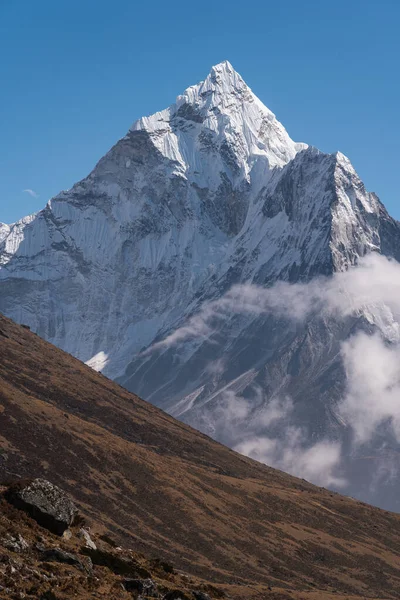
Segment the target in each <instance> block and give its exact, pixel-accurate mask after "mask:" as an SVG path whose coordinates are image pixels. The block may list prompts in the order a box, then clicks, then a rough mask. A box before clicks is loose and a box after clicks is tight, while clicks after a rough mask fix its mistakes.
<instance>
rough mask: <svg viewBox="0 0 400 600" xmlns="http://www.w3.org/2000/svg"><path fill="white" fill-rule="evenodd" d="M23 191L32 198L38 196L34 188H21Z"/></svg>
mask: <svg viewBox="0 0 400 600" xmlns="http://www.w3.org/2000/svg"><path fill="white" fill-rule="evenodd" d="M22 191H23V192H25V193H26V194H29V195H30V196H32V198H39V194H38V193H37V192H35V190H31V189H30V188H27V189H26V190H22Z"/></svg>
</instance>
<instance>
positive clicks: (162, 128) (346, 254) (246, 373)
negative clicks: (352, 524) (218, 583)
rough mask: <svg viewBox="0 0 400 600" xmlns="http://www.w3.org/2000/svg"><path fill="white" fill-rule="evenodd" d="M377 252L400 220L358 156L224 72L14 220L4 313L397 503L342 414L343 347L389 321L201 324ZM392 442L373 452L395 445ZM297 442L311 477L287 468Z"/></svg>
mask: <svg viewBox="0 0 400 600" xmlns="http://www.w3.org/2000/svg"><path fill="white" fill-rule="evenodd" d="M371 251H374V252H376V253H379V254H382V255H384V256H388V257H393V258H395V259H397V260H400V225H399V224H398V223H397V222H396V221H394V220H393V219H391V218H390V216H389V215H388V214H387V212H386V210H385V208H384V207H383V205H382V204H381V203H380V201H379V199H378V198H377V197H376V196H375V195H374V194H371V193H368V192H367V191H366V190H365V187H364V185H363V183H362V181H361V180H360V179H359V177H358V175H357V174H356V172H355V171H354V169H353V167H352V165H351V163H350V162H349V160H348V159H347V158H346V157H345V156H344V155H343V154H341V153H336V154H334V155H328V154H324V153H322V152H319V151H318V150H317V149H315V148H312V147H308V146H307V145H306V144H303V143H296V142H294V141H293V140H291V138H290V137H289V135H288V134H287V132H286V131H285V129H284V127H283V126H282V125H281V124H280V123H279V122H278V121H277V119H276V117H275V115H274V114H273V113H271V111H270V110H268V108H266V107H265V106H264V105H263V104H262V102H260V100H259V99H258V98H257V97H256V96H255V95H254V94H253V92H252V91H251V90H250V89H249V87H248V86H247V85H246V84H245V82H244V81H243V79H242V78H241V77H240V75H239V74H238V73H236V72H235V70H234V69H233V67H232V66H231V65H230V64H229V63H228V62H223V63H221V64H219V65H216V66H215V67H213V68H212V70H211V72H210V74H209V75H208V77H207V78H206V79H205V80H204V81H203V82H201V83H199V84H198V85H195V86H192V87H190V88H188V89H187V90H186V91H185V92H184V93H183V95H182V96H179V97H178V98H177V100H176V103H175V104H174V105H172V106H171V107H169V108H168V109H166V110H164V111H161V112H159V113H156V114H155V115H152V116H150V117H144V118H142V119H140V120H139V121H137V122H136V123H134V125H133V126H132V127H131V129H130V130H129V131H128V133H127V135H126V136H125V137H124V138H122V139H121V140H120V141H119V142H118V143H117V144H116V145H115V146H114V147H113V148H112V149H111V150H110V151H109V152H108V153H107V154H106V155H105V156H104V157H103V158H102V159H101V160H100V161H99V163H98V164H97V165H96V167H95V168H94V170H93V171H92V172H91V173H90V175H89V176H88V177H87V178H86V179H84V180H82V181H81V182H79V183H77V184H76V185H75V186H74V187H73V188H72V189H71V190H68V191H65V192H61V193H60V194H59V195H58V196H56V197H55V198H53V199H52V200H50V201H49V203H48V204H47V206H46V207H45V208H44V209H43V210H42V211H40V212H39V213H37V214H35V215H32V216H30V217H27V218H25V219H23V220H21V221H20V222H18V223H15V224H13V225H10V226H8V225H3V224H0V311H1V312H3V313H4V314H5V315H7V316H9V317H11V318H12V319H14V320H16V321H17V322H20V323H25V324H28V325H29V326H30V327H31V329H32V330H34V331H36V332H37V333H38V334H39V335H41V336H42V337H44V338H46V339H47V340H49V341H51V342H52V343H54V344H56V345H57V346H59V347H61V348H62V349H64V350H66V351H67V352H70V353H71V354H73V355H75V356H77V357H78V358H80V359H81V360H83V361H86V362H88V364H90V365H91V366H93V367H94V368H96V369H99V370H102V371H103V372H104V373H105V374H106V375H108V376H110V377H112V378H116V379H117V380H118V381H120V382H121V383H122V384H123V385H125V386H126V387H128V388H129V389H131V390H133V391H135V392H136V393H138V394H140V395H141V396H143V397H145V398H147V399H149V400H150V401H152V402H154V403H155V404H157V405H159V406H161V407H163V408H165V409H167V410H169V411H170V412H171V413H172V414H173V415H175V416H178V417H179V418H181V419H183V420H185V421H187V422H189V423H190V424H192V425H194V426H195V427H198V428H201V429H202V430H204V431H206V432H207V433H209V434H211V435H213V436H214V437H216V438H217V439H219V440H221V441H223V442H225V443H228V444H229V445H231V446H234V447H238V448H239V449H241V450H243V451H245V452H248V453H252V454H253V455H254V453H256V452H257V449H256V448H255V447H253V446H254V443H253V442H254V439H255V437H254V436H255V434H257V436H258V437H257V439H259V435H258V434H259V433H260V431H259V426H260V423H261V424H262V428H263V432H264V438H263V439H264V445H265V444H267V445H268V444H269V443H272V444H275V446H274V448H275V451H276V452H275V454H274V455H273V454H271V453H267V455H266V457H267V459H270V460H271V461H272V462H274V463H275V464H278V466H281V467H282V468H285V469H287V470H292V471H295V472H296V470H297V472H300V474H301V473H304V475H305V476H308V477H309V478H312V479H314V480H317V482H318V481H320V482H321V483H323V484H328V485H333V486H335V485H339V483H340V482H341V481H342V480H343V479H346V481H347V484H346V485H347V487H346V488H345V491H346V490H347V491H349V492H351V493H354V494H357V495H359V496H360V497H362V498H365V499H368V500H371V501H373V502H376V503H378V504H381V505H385V506H390V507H392V508H393V507H398V505H397V504H396V503H397V502H398V500H397V499H396V500H394V497H395V495H396V494H397V492H396V494H395V493H394V492H393V495H392V496H391V497H390V499H389V500H387V489H388V488H387V485H389V483H388V484H387V485H386V483H385V485H384V486H383V487H382V486H378V487H377V486H376V485H375V484H374V482H376V481H377V480H376V473H377V468H375V467H374V468H373V469H372V470H371V469H369V470H368V469H360V468H359V465H360V464H361V463H360V454H357V453H356V454H357V455H355V454H354V448H352V447H351V443H350V441H349V440H350V437H349V436H350V435H351V432H349V428H348V423H346V419H345V418H344V416H343V413H341V412H340V411H339V410H338V409H337V407H338V403H339V402H340V399H341V398H342V397H343V395H344V394H346V372H345V366H344V365H343V360H342V355H341V349H342V344H343V343H344V342H346V340H348V339H349V337H350V336H351V335H353V334H354V332H356V331H366V332H367V333H372V332H373V331H375V330H376V329H379V325H380V324H381V323H382V319H380V320H379V319H378V317H376V315H375V312H374V311H372V313H373V314H372V317H371V315H370V313H368V314H367V312H366V310H364V309H360V310H358V312H357V314H355V313H354V314H348V315H346V318H341V319H338V318H337V316H334V315H331V314H330V315H326V314H325V315H323V314H321V313H320V312H319V313H318V314H317V313H316V312H314V313H313V314H310V315H308V316H307V318H305V319H303V320H301V321H299V320H298V319H293V318H292V315H290V314H282V311H267V312H262V311H261V312H260V311H257V310H256V307H257V302H256V303H255V305H253V307H252V310H249V311H248V310H243V309H242V308H241V306H242V305H243V302H245V299H244V296H243V294H241V295H238V296H237V298H236V299H237V302H238V307H237V308H238V310H237V311H235V310H234V309H235V306H234V305H233V310H232V304H230V305H229V306H230V312H229V314H228V315H227V314H225V315H224V319H223V320H222V321H221V320H220V319H219V316H220V315H218V314H217V315H213V314H212V315H211V316H210V315H208V316H207V319H208V320H207V319H203V321H202V322H201V323H200V324H199V321H198V320H197V321H196V320H193V316H194V315H196V314H199V313H200V314H201V311H203V313H204V311H207V307H208V306H210V303H211V306H212V307H214V308H215V307H217V310H219V311H222V312H223V311H224V308H223V306H224V305H221V306H222V308H221V307H220V305H219V304H217V305H215V302H217V301H224V300H223V299H224V298H226V294H228V295H229V293H230V292H229V290H231V288H232V286H234V285H237V284H242V285H243V284H245V285H247V286H249V284H251V285H252V286H255V285H257V286H261V288H262V289H269V288H270V287H271V286H273V285H274V284H275V283H276V282H278V281H284V282H289V283H291V284H296V285H300V286H301V285H307V284H308V282H312V281H314V280H315V278H316V277H318V276H325V277H335V274H337V273H343V272H346V270H347V269H348V268H349V267H352V266H353V265H356V264H357V263H358V261H359V259H360V258H361V257H363V256H364V255H365V254H368V253H370V252H371ZM251 289H258V288H255V287H254V288H251ZM291 289H292V288H291ZM296 289H297V288H296ZM302 289H303V288H302ZM281 291H282V290H281ZM282 293H283V291H282ZM212 303H214V304H212ZM239 305H240V306H239ZM277 305H279V302H278V303H277ZM288 306H289V305H288ZM204 307H206V308H204ZM288 310H289V312H290V310H291V308H290V306H289V308H288ZM376 310H377V311H378V312H379V311H380V310H381V309H380V308H379V310H378V308H377V309H376ZM370 312H371V311H370ZM278 313H279V314H278ZM379 314H381V313H380V312H379ZM368 315H369V316H368ZM191 318H192V320H191V321H190V319H191ZM215 319H216V321H217V326H215V327H214V326H213V323H214V321H215ZM185 327H186V329H185ZM196 327H197V329H196ZM380 329H382V328H380ZM392 329H393V328H392ZM174 332H177V335H175V337H174ZM182 332H183V334H182ZM165 338H167V342H165V343H163V340H164V339H165ZM271 410H272V411H273V410H275V413H274V412H272V413H271ZM268 411H269V412H268ZM289 413H290V414H289ZM260 415H261V416H262V418H261V416H260ZM266 415H267V416H266ZM268 415H270V418H269V417H268ZM271 415H272V416H271ZM274 415H275V416H274ZM276 415H278V416H276ZM282 423H284V425H282ZM288 427H289V429H288ZM265 431H268V432H269V433H268V437H265ZM271 436H272V437H271ZM288 436H289V438H290V440H291V441H290V443H289V446H288V443H287V438H288ZM293 438H295V439H296V440H297V441H295V443H293ZM392 438H393V436H392ZM392 438H391V441H390V444H391V445H390V444H389V441H388V436H387V435H385V436H384V437H383V438H382V437H380V438H379V443H378V442H376V440H375V441H374V445H373V448H374V451H375V450H377V449H378V450H379V451H380V452H381V451H382V452H383V455H384V456H385V457H387V453H388V444H389V445H390V452H395V453H397V452H398V446H397V445H396V444H397V438H395V437H394V438H393V439H392ZM285 439H286V443H285V444H284V442H285ZM327 439H328V440H329V442H326V440H327ZM265 440H267V441H265ZM382 440H383V441H382ZM338 441H340V444H342V450H341V453H342V454H341V457H342V455H343V461H342V462H340V465H337V464H336V463H335V464H333V463H334V462H335V461H334V460H333V459H332V465H331V467H332V468H333V466H334V467H335V468H336V467H338V466H339V467H340V469H341V472H342V475H343V473H344V475H343V477H342V476H340V477H339V476H336V475H334V474H333V471H332V469H331V471H329V472H330V476H329V478H328V479H326V478H325V479H324V478H323V477H322V478H321V472H320V471H321V470H319V471H318V469H317V470H314V471H313V470H312V469H311V471H310V470H309V468H308V467H309V465H310V464H311V463H312V460H311V459H310V457H309V455H308V454H307V452H308V453H310V452H311V453H312V452H317V453H318V451H319V450H320V449H321V448H322V446H318V444H325V446H323V448H322V449H324V448H325V450H327V453H328V455H329V453H332V452H333V453H335V452H336V453H337V444H338ZM252 443H253V446H252V445H251V444H252ZM327 443H328V445H327ZM329 444H330V445H329ZM335 444H336V445H335ZM378 446H379V448H378ZM288 447H289V450H291V452H292V454H293V455H297V456H299V455H301V456H302V457H305V458H304V460H305V461H306V462H305V465H306V466H305V467H304V468H303V469H301V468H299V466H298V464H297V465H296V464H295V461H294V458H293V461H292V462H293V464H292V462H291V461H290V460H286V461H283V462H282V461H281V462H279V461H280V459H281V458H282V456H284V455H285V456H286V455H287V451H288ZM285 453H286V454H285ZM289 454H290V453H289ZM383 455H382V456H383ZM290 456H291V455H290ZM379 456H381V454H380V455H379ZM396 456H397V455H396ZM256 457H257V456H256ZM258 457H260V458H264V455H259V456H258ZM307 457H308V458H307ZM335 457H336V458H338V456H337V454H335ZM311 458H312V457H311ZM385 460H386V459H385ZM307 461H308V462H307ZM379 461H380V459H379ZM336 462H338V461H336ZM314 463H315V461H314ZM314 463H313V464H314ZM386 464H387V463H385V465H386ZM391 464H392V463H391ZM307 469H308V470H307ZM340 469H339V470H340ZM382 469H383V471H384V473H386V471H387V469H386V467H382V461H380V462H379V469H378V470H380V471H379V472H380V473H381V472H382ZM385 469H386V470H385ZM324 470H326V469H325V466H324V465H323V469H322V471H324ZM372 471H373V476H372V475H370V473H371V472H372ZM390 473H391V474H393V469H391V470H390ZM371 477H372V478H373V481H372V480H371ZM385 477H386V475H385ZM389 479H390V485H393V477H392V476H391V478H390V477H389V478H388V477H386V479H385V482H387V481H388V480H389ZM379 481H381V480H380V479H379ZM343 485H345V484H344V483H343ZM381 487H382V490H383V491H381ZM378 488H379V489H378ZM397 497H398V495H396V498H397Z"/></svg>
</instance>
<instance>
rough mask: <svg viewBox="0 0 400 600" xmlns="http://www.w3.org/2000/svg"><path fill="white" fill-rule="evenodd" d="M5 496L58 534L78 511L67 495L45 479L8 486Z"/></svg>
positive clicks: (72, 520)
mask: <svg viewBox="0 0 400 600" xmlns="http://www.w3.org/2000/svg"><path fill="white" fill-rule="evenodd" d="M5 496H6V498H7V500H8V501H9V502H10V503H11V504H13V505H14V506H15V507H17V508H20V509H22V510H24V511H26V512H27V513H28V514H29V515H30V516H31V517H33V518H34V519H35V521H37V523H39V525H42V527H45V528H46V529H49V531H52V532H53V533H56V534H58V535H62V534H63V533H64V531H65V530H66V529H67V528H68V527H70V525H72V524H73V522H74V519H75V517H76V515H77V513H78V509H77V507H76V506H75V504H74V503H73V502H72V500H71V499H70V498H69V496H68V495H67V494H66V493H65V492H64V491H63V490H61V489H60V488H59V487H57V486H56V485H54V484H53V483H50V481H46V480H45V479H39V478H38V479H33V480H31V481H25V482H18V483H16V484H14V485H12V486H11V487H9V488H8V490H7V492H6V494H5Z"/></svg>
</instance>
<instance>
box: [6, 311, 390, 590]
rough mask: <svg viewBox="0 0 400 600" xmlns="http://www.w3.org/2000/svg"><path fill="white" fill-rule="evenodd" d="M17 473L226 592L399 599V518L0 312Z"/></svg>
mask: <svg viewBox="0 0 400 600" xmlns="http://www.w3.org/2000/svg"><path fill="white" fill-rule="evenodd" d="M17 476H19V477H31V476H41V477H45V478H47V479H50V480H51V481H53V482H54V483H55V484H58V485H60V486H61V487H62V488H64V489H65V490H66V491H68V492H69V493H70V494H71V495H72V496H74V498H75V499H76V501H77V503H78V504H79V506H80V507H81V509H82V510H83V512H84V513H86V515H87V516H88V518H89V520H90V521H91V522H92V526H93V528H94V530H96V531H98V532H101V530H102V529H104V530H107V531H108V532H111V533H112V535H113V536H114V537H117V538H119V539H120V541H121V543H122V544H124V545H125V546H126V547H129V548H132V549H134V550H135V551H137V552H143V553H145V554H146V555H147V556H156V557H161V558H163V559H166V560H168V561H170V562H171V563H173V564H174V565H175V567H177V568H179V569H183V570H185V571H186V572H188V573H189V574H190V575H192V576H197V577H199V578H203V579H206V580H208V581H211V582H213V583H215V584H221V585H222V586H223V587H224V589H228V590H230V594H231V595H232V596H234V597H237V598H250V597H259V598H261V597H271V598H272V597H274V596H275V597H276V598H278V597H294V598H307V599H308V598H309V599H310V600H311V599H312V598H314V599H315V600H317V598H330V597H332V598H333V597H336V598H339V597H342V596H343V597H346V598H351V597H353V596H354V597H363V598H364V597H372V598H382V599H383V598H400V516H399V515H395V514H392V513H388V512H385V511H382V510H379V509H376V508H373V507H370V506H368V505H365V504H362V503H360V502H357V501H355V500H352V499H350V498H345V497H342V496H340V495H337V494H333V493H331V492H328V491H326V490H323V489H321V488H317V487H315V486H313V485H311V484H309V483H307V482H305V481H304V480H299V479H296V478H294V477H291V476H289V475H286V474H284V473H282V472H280V471H276V470H274V469H271V468H268V467H266V466H264V465H261V464H259V463H257V462H255V461H253V460H251V459H247V458H245V457H243V456H240V455H238V454H236V453H235V452H233V451H231V450H229V449H228V448H225V447H224V446H221V445H220V444H217V443H216V442H214V441H213V440H211V439H209V438H207V437H206V436H204V435H202V434H200V433H198V432H197V431H194V430H193V429H191V428H190V427H188V426H186V425H183V424H182V423H179V422H178V421H176V420H174V419H173V418H171V417H169V416H168V415H166V414H165V413H163V412H162V411H160V410H159V409H157V408H155V407H154V406H152V405H150V404H148V403H146V402H144V401H142V400H140V399H139V398H138V397H136V396H135V395H133V394H130V393H128V392H126V391H125V390H124V389H122V388H121V387H119V386H118V385H116V384H115V383H113V382H111V381H109V380H107V379H106V378H105V377H103V376H102V375H100V374H98V373H95V372H94V371H92V370H91V369H90V368H89V367H86V366H85V365H84V364H82V363H80V362H79V361H77V360H76V359H74V358H72V357H71V356H69V355H67V354H65V353H63V352H62V351H60V350H58V349H57V348H55V347H53V346H51V345H50V344H48V343H46V342H44V341H43V340H41V339H40V338H39V337H37V336H36V335H35V334H33V333H31V332H30V331H28V330H27V329H25V328H23V327H20V326H17V325H15V324H14V323H12V322H11V321H9V320H7V319H5V318H3V317H1V316H0V479H2V480H7V479H15V477H17ZM268 588H271V589H268ZM282 593H284V596H280V594H282ZM331 595H332V596H331Z"/></svg>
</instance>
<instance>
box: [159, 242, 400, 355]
mask: <svg viewBox="0 0 400 600" xmlns="http://www.w3.org/2000/svg"><path fill="white" fill-rule="evenodd" d="M361 313H362V314H364V316H365V317H366V318H367V319H368V320H370V321H371V323H374V324H376V325H377V326H379V328H380V329H381V330H382V332H383V333H384V335H385V336H386V337H388V338H389V339H400V326H399V321H400V265H399V263H397V262H396V261H394V260H388V259H387V258H385V257H382V256H380V255H378V254H369V255H368V256H366V257H365V258H363V259H362V260H360V263H359V265H357V266H356V267H352V268H351V269H349V270H348V271H345V272H342V273H336V274H335V275H333V277H330V278H326V277H321V278H317V279H314V280H312V281H311V282H309V283H297V284H289V283H286V282H283V281H281V282H278V283H276V284H275V285H274V286H272V287H270V288H264V287H261V286H257V285H252V284H244V285H235V286H233V287H232V288H231V289H230V290H229V291H228V292H227V293H226V294H225V295H224V296H222V298H219V299H218V300H214V301H212V302H207V303H205V304H203V306H202V307H201V308H200V310H199V312H198V313H196V314H195V315H193V316H192V317H191V318H190V319H188V321H187V322H186V323H185V324H184V325H183V326H182V327H180V328H178V329H176V330H175V331H173V332H172V333H171V334H170V335H168V336H167V337H166V338H165V339H164V340H161V341H160V342H157V343H156V344H154V345H153V346H151V347H150V348H149V349H148V350H147V353H148V352H152V351H154V350H156V349H162V348H169V347H171V346H174V345H176V344H178V343H182V342H184V341H186V340H189V339H205V338H210V337H211V335H212V334H213V333H214V332H215V331H217V330H218V329H219V328H220V327H221V324H223V322H224V321H227V320H228V319H230V318H231V317H232V316H234V315H249V316H252V317H254V316H257V315H263V314H265V315H267V314H274V315H276V316H279V317H287V318H290V319H292V320H294V321H304V320H305V319H307V317H309V316H310V315H312V314H321V315H322V316H324V315H326V316H327V315H336V316H337V317H339V318H342V317H346V316H349V315H352V314H361Z"/></svg>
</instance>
